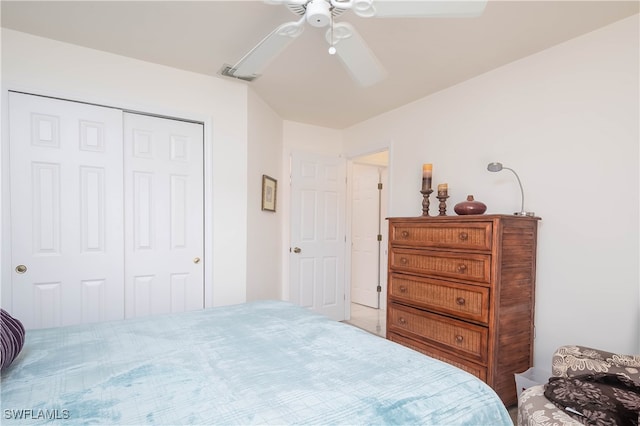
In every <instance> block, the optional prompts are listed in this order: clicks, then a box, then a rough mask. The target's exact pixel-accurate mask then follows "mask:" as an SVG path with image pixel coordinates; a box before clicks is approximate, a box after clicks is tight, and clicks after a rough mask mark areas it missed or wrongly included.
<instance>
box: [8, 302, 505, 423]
mask: <svg viewBox="0 0 640 426" xmlns="http://www.w3.org/2000/svg"><path fill="white" fill-rule="evenodd" d="M1 386H2V390H1V404H2V424H3V425H6V424H45V423H50V422H53V423H59V424H78V423H83V424H112V425H113V424H117V425H125V424H173V425H183V424H189V425H198V424H203V425H204V424H206V425H212V424H220V425H232V424H242V425H249V424H266V425H275V424H278V425H280V424H305V425H319V424H322V425H325V424H327V425H328V424H330V425H340V424H349V425H361V424H362V425H364V424H402V425H409V424H422V425H427V424H429V425H462V424H466V425H492V426H495V425H512V424H513V423H512V422H511V419H510V417H509V415H508V413H507V411H506V409H505V407H504V405H503V404H502V402H501V401H500V399H499V398H498V397H497V395H496V394H495V393H494V391H493V390H492V389H491V388H489V387H488V386H487V385H486V384H485V383H483V382H482V381H480V380H478V379H477V378H476V377H474V376H473V375H471V374H468V373H466V372H464V371H462V370H460V369H458V368H456V367H453V366H451V365H449V364H446V363H443V362H440V361H438V360H435V359H432V358H429V357H427V356H425V355H422V354H420V353H418V352H415V351H413V350H411V349H408V348H406V347H404V346H400V345H398V344H395V343H393V342H390V341H388V340H385V339H383V338H380V337H377V336H375V335H373V334H369V333H367V332H365V331H362V330H360V329H358V328H356V327H353V326H350V325H347V324H343V323H339V322H335V321H331V320H329V319H327V318H325V317H323V316H320V315H317V314H314V313H312V312H310V311H308V310H307V309H305V308H301V307H299V306H296V305H294V304H291V303H288V302H281V301H260V302H251V303H246V304H241V305H234V306H227V307H220V308H211V309H205V310H201V311H194V312H186V313H179V314H170V315H162V316H155V317H145V318H138V319H130V320H124V321H115V322H105V323H95V324H85V325H80V326H71V327H62V328H52V329H44V330H32V331H29V330H27V333H26V341H25V344H24V348H23V349H22V351H21V353H20V354H19V355H18V357H17V358H16V359H15V361H14V362H13V364H11V366H9V367H8V368H7V369H6V370H5V371H3V372H2V385H1Z"/></svg>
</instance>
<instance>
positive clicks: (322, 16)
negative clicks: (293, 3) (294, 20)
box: [305, 0, 331, 28]
mask: <svg viewBox="0 0 640 426" xmlns="http://www.w3.org/2000/svg"><path fill="white" fill-rule="evenodd" d="M305 17H306V19H307V22H308V23H309V25H311V26H312V27H317V28H322V27H326V26H327V25H329V23H330V22H331V4H330V3H328V2H327V1H326V0H311V1H310V2H309V3H308V4H307V13H306V15H305Z"/></svg>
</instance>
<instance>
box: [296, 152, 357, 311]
mask: <svg viewBox="0 0 640 426" xmlns="http://www.w3.org/2000/svg"><path fill="white" fill-rule="evenodd" d="M345 194H346V162H345V160H344V159H342V158H339V157H337V156H335V157H329V156H322V155H317V154H312V153H294V154H293V155H292V157H291V254H290V263H289V264H290V278H289V279H290V293H291V294H290V300H291V301H292V302H294V303H297V304H299V305H301V306H304V307H308V308H310V309H312V310H313V311H316V312H318V313H321V314H323V315H326V316H328V317H330V318H332V319H335V320H343V319H344V316H345V312H344V303H345V301H344V299H345V285H344V282H345V280H344V264H345V262H344V258H345V226H344V224H345V202H346V201H345Z"/></svg>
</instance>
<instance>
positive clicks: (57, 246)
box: [9, 93, 124, 329]
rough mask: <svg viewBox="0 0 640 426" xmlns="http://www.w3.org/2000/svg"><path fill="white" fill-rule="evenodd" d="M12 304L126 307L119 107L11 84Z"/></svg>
mask: <svg viewBox="0 0 640 426" xmlns="http://www.w3.org/2000/svg"><path fill="white" fill-rule="evenodd" d="M9 128H10V130H9V133H10V135H9V137H10V168H11V174H10V176H11V250H12V251H11V260H12V265H11V268H12V283H11V285H12V313H13V314H14V315H15V316H16V317H17V318H20V320H21V321H22V322H23V323H24V325H25V327H27V328H29V329H32V328H44V327H55V326H61V325H70V324H78V323H86V322H93V321H103V320H112V319H119V318H123V317H124V307H123V299H124V285H123V280H122V276H123V270H124V263H123V262H124V257H123V251H122V247H123V215H122V208H123V199H122V185H123V180H122V111H120V110H117V109H111V108H105V107H98V106H94V105H87V104H82V103H76V102H67V101H61V100H56V99H50V98H45V97H39V96H33V95H25V94H20V93H10V94H9Z"/></svg>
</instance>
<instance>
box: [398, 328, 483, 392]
mask: <svg viewBox="0 0 640 426" xmlns="http://www.w3.org/2000/svg"><path fill="white" fill-rule="evenodd" d="M387 338H388V339H389V340H391V341H392V342H396V343H399V344H401V345H402V346H406V347H408V348H411V349H413V350H414V351H418V352H420V353H423V354H425V355H427V356H430V357H431V358H435V359H437V360H440V361H444V362H446V363H448V364H451V365H453V366H455V367H458V368H459V369H461V370H464V371H466V372H467V373H471V374H473V375H474V376H476V377H477V378H479V379H480V380H482V381H483V382H486V381H487V369H486V368H485V367H483V366H481V365H478V364H474V363H473V362H469V361H466V360H464V359H461V358H454V357H452V356H451V355H449V354H447V353H445V352H441V351H439V350H437V349H435V348H432V347H431V346H428V345H425V344H422V343H419V342H416V341H414V340H411V339H407V338H406V337H403V336H400V335H398V334H395V333H389V336H388V337H387Z"/></svg>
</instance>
